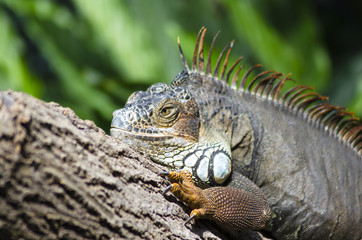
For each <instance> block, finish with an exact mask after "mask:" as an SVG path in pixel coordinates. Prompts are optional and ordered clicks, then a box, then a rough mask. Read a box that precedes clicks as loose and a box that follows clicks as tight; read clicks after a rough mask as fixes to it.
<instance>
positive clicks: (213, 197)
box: [162, 170, 271, 231]
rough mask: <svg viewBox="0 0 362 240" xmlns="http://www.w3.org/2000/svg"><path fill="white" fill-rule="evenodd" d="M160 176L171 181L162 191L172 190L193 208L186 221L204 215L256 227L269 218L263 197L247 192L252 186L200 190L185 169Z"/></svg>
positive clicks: (235, 226)
mask: <svg viewBox="0 0 362 240" xmlns="http://www.w3.org/2000/svg"><path fill="white" fill-rule="evenodd" d="M162 175H164V176H167V177H168V178H169V179H170V181H171V182H172V184H171V185H170V186H169V187H168V188H166V189H165V191H164V193H166V192H167V191H171V192H172V193H173V194H174V195H175V196H176V197H177V198H178V199H179V200H181V201H182V202H184V203H185V204H186V205H188V206H189V207H190V208H191V209H193V210H192V212H191V214H190V218H189V219H188V220H187V221H186V223H187V222H188V221H190V220H191V219H193V218H207V219H211V220H213V221H215V222H217V223H219V224H220V225H223V226H225V227H227V228H230V229H234V230H239V231H241V230H258V229H262V228H264V227H265V225H266V223H267V222H268V220H269V218H270V215H271V210H270V208H269V205H268V203H267V201H266V199H265V197H260V195H259V196H258V194H254V193H253V192H251V191H249V189H250V188H254V186H248V187H247V188H249V189H242V188H232V187H211V188H207V189H201V188H199V187H196V186H195V185H194V183H193V181H192V175H191V173H190V172H189V171H187V170H183V171H181V172H166V173H163V174H162ZM250 183H251V181H250ZM250 183H249V182H248V183H247V184H250ZM251 184H252V183H251Z"/></svg>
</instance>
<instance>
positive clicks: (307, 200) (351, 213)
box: [111, 28, 362, 239]
mask: <svg viewBox="0 0 362 240" xmlns="http://www.w3.org/2000/svg"><path fill="white" fill-rule="evenodd" d="M205 31H206V30H205V29H204V28H202V29H201V31H200V33H199V36H198V40H197V44H196V47H195V54H194V59H193V64H192V69H191V70H190V69H189V68H188V66H187V63H186V62H185V61H184V65H185V70H184V71H183V72H181V73H180V74H179V75H177V76H176V78H175V79H174V80H173V82H172V84H171V85H167V84H164V83H158V84H155V85H153V86H151V87H150V88H149V89H148V90H147V91H145V92H136V93H134V94H132V95H131V96H130V98H129V99H128V101H127V103H126V105H125V107H124V108H122V109H119V110H117V111H115V112H114V114H113V115H114V118H113V121H112V128H111V134H112V136H114V137H117V138H121V139H123V141H124V142H126V143H128V144H130V145H131V146H133V147H134V148H136V149H137V150H139V151H142V152H144V153H145V154H147V155H148V156H149V157H150V158H151V159H153V160H154V161H156V162H158V163H160V164H163V165H166V166H168V167H169V168H170V169H171V170H176V169H186V170H188V171H190V172H191V174H192V176H193V181H194V182H195V183H196V185H198V186H200V187H202V188H207V187H210V186H211V187H212V188H209V189H210V190H207V191H210V192H218V191H221V192H222V193H221V195H220V196H223V199H222V200H223V201H222V203H220V204H219V203H216V206H214V207H216V208H217V207H219V206H221V207H224V208H225V209H229V210H233V209H235V203H232V204H229V205H227V202H232V200H233V199H235V198H237V199H240V200H238V201H240V204H239V205H240V206H242V207H244V209H247V210H246V211H248V213H247V214H246V215H248V216H254V217H255V219H263V221H262V223H261V224H259V225H257V226H255V225H253V224H248V223H245V221H240V218H244V217H245V216H240V217H239V219H238V216H231V215H230V214H231V213H230V212H232V211H223V212H222V213H221V214H220V216H221V218H222V219H221V220H220V219H215V218H213V217H212V216H211V217H210V214H209V215H207V216H206V215H205V216H197V217H207V218H211V219H213V220H215V221H217V222H222V223H223V225H226V226H227V227H230V228H233V229H237V230H245V229H250V230H255V229H260V228H263V227H264V230H265V232H268V233H269V234H270V235H271V236H272V237H273V238H275V239H360V238H361V237H362V227H361V226H362V206H361V203H362V183H361V179H362V157H361V155H362V137H361V129H362V127H361V124H360V122H358V120H355V119H353V118H347V120H345V119H344V117H345V116H347V114H346V113H344V112H342V111H341V110H340V109H339V108H335V107H332V106H330V105H328V104H326V103H324V102H323V100H324V98H323V97H321V96H319V95H317V94H315V93H309V92H308V88H305V87H297V88H295V89H292V90H291V91H289V93H288V92H287V93H286V94H284V95H283V96H281V97H279V94H280V89H281V87H282V86H283V84H284V81H285V80H286V79H287V78H284V79H282V78H280V74H275V73H271V74H274V75H269V78H268V76H265V75H266V73H263V74H262V75H260V76H261V77H260V79H258V77H257V78H256V79H255V81H252V82H251V83H250V84H249V85H247V86H245V82H244V78H245V79H246V78H247V76H248V74H246V75H245V77H244V78H243V79H241V80H239V81H236V79H237V77H238V73H239V72H238V71H237V74H236V78H234V79H233V80H232V82H231V85H229V84H228V83H229V76H230V74H227V75H225V68H226V63H225V64H224V65H223V66H222V71H221V76H220V77H219V76H218V73H216V74H214V75H211V71H210V63H209V61H208V63H207V64H206V70H204V66H203V64H204V63H203V52H202V48H203V46H202V43H203V38H204V35H205ZM200 36H201V41H200V46H199V39H200ZM228 46H229V49H231V47H232V44H230V45H228ZM211 49H212V47H211ZM229 51H230V50H229ZM197 52H198V54H197ZM210 53H211V51H210ZM181 55H182V58H183V60H184V57H183V54H182V51H181ZM209 55H210V54H209ZM227 56H228V54H227ZM197 57H198V65H197ZM226 62H227V61H226ZM217 65H218V64H217ZM224 66H225V68H224ZM215 69H216V71H218V70H219V66H216V67H215ZM231 71H232V70H231ZM231 71H230V73H231ZM219 79H222V80H225V81H220V80H219ZM240 81H241V86H240V87H236V85H238V82H240ZM253 84H254V85H253ZM252 85H253V86H252ZM306 92H307V94H306ZM303 94H306V95H303ZM340 116H343V117H342V118H341V117H340ZM347 117H348V116H347ZM348 119H349V120H348ZM348 126H349V127H348ZM249 179H250V180H251V181H250V180H249ZM181 185H182V183H181ZM213 186H227V187H225V190H220V187H217V188H215V190H213V189H214V188H213ZM232 188H236V189H240V190H242V191H240V192H239V193H238V194H239V195H237V196H238V197H235V196H234V193H232V194H231V192H233V190H232ZM221 189H222V188H221ZM173 190H174V191H173ZM173 190H171V191H173V192H176V190H175V189H173ZM195 191H199V190H195ZM203 191H204V190H203ZM200 192H201V193H200V194H206V195H207V194H209V193H202V191H201V190H200ZM200 194H199V195H200ZM245 194H246V195H248V194H251V195H252V196H254V197H255V201H254V202H258V203H257V204H255V203H250V202H249V201H244V200H243V199H245V196H246V195H245ZM181 195H182V194H181ZM199 195H198V196H199ZM200 196H201V195H200ZM231 196H234V197H231ZM201 198H202V199H205V196H202V197H201ZM225 202H226V203H225ZM266 202H267V203H269V206H270V209H271V211H272V214H271V215H270V212H268V208H269V206H268V207H265V203H266ZM218 204H219V205H218ZM225 204H226V205H225ZM225 206H226V207H225ZM250 206H252V207H250ZM254 207H255V208H254ZM197 208H199V207H197ZM264 210H265V211H264ZM257 212H258V213H257ZM220 216H218V217H220ZM269 217H270V218H269ZM240 222H242V223H240Z"/></svg>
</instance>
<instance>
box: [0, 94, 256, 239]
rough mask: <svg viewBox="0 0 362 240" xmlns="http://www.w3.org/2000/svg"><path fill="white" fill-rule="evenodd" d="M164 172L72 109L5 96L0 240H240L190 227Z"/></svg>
mask: <svg viewBox="0 0 362 240" xmlns="http://www.w3.org/2000/svg"><path fill="white" fill-rule="evenodd" d="M163 170H166V169H165V168H164V167H162V166H159V165H157V164H155V163H153V162H151V161H150V160H149V159H148V158H146V157H143V156H142V155H140V154H139V153H137V152H135V151H133V150H132V149H130V148H129V147H128V146H127V145H124V144H123V143H122V142H121V141H119V140H117V139H115V138H113V137H110V136H108V135H106V134H105V133H104V131H103V130H101V129H100V128H98V127H97V126H95V124H94V123H93V122H91V121H89V120H81V119H79V118H78V117H77V116H76V115H75V114H74V112H73V111H72V110H71V109H69V108H63V107H61V106H59V105H58V104H56V103H44V102H42V101H40V100H37V99H35V98H33V97H31V96H28V95H26V94H24V93H17V92H0V239H20V238H23V239H111V238H113V239H120V238H121V239H226V238H233V237H235V234H237V233H236V232H231V231H228V230H224V229H222V228H219V227H218V226H216V224H214V223H212V222H209V221H206V220H196V224H193V225H187V226H185V225H184V221H185V220H186V219H187V217H188V213H189V212H190V211H189V210H188V209H186V208H185V207H183V205H182V204H180V203H179V202H178V201H177V200H176V199H175V198H174V197H172V196H171V195H168V196H166V198H165V197H164V196H162V194H161V192H162V190H163V189H164V188H165V187H166V186H167V185H168V181H167V180H165V179H164V178H162V177H160V176H159V175H158V173H159V172H161V171H163ZM251 234H254V233H251ZM246 236H249V237H250V235H248V234H246Z"/></svg>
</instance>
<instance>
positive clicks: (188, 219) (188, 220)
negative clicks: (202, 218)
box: [185, 213, 196, 225]
mask: <svg viewBox="0 0 362 240" xmlns="http://www.w3.org/2000/svg"><path fill="white" fill-rule="evenodd" d="M195 217H196V215H195V214H193V213H191V215H190V217H188V218H187V219H186V221H185V225H186V224H187V223H188V222H190V221H191V220H192V219H194V218H195Z"/></svg>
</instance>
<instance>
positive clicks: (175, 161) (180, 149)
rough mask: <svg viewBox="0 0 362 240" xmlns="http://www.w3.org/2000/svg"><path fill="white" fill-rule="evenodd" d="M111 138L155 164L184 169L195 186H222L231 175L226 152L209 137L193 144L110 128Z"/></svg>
mask: <svg viewBox="0 0 362 240" xmlns="http://www.w3.org/2000/svg"><path fill="white" fill-rule="evenodd" d="M111 135H112V136H113V137H116V138H118V139H121V140H122V141H123V142H124V143H126V144H128V145H130V146H131V147H132V148H134V149H136V150H138V151H141V152H143V153H144V154H145V155H147V156H149V157H150V158H151V159H152V160H153V161H155V162H157V163H159V164H162V165H166V166H168V167H169V168H171V169H187V170H188V171H190V172H191V173H192V174H193V176H194V179H195V182H196V184H197V185H199V186H212V185H219V184H222V183H223V182H224V181H225V180H227V179H228V177H229V175H230V173H231V165H232V164H231V153H230V149H229V148H228V146H226V145H225V144H223V143H222V142H218V141H215V139H212V138H210V137H207V139H199V140H200V141H196V139H193V138H192V137H190V136H189V137H186V136H173V135H172V134H167V135H166V134H145V133H142V134H140V133H134V132H130V131H127V130H125V129H121V128H118V127H112V128H111Z"/></svg>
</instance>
